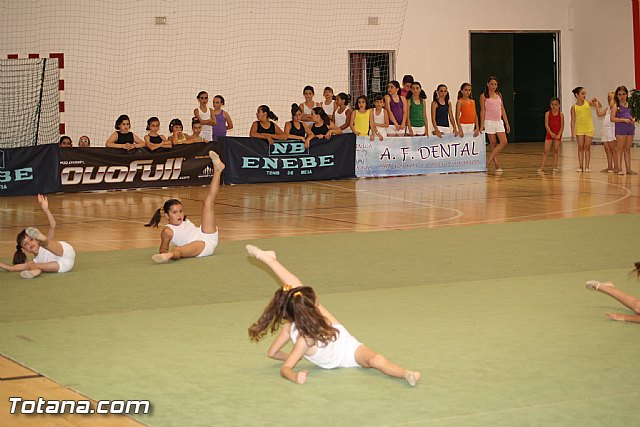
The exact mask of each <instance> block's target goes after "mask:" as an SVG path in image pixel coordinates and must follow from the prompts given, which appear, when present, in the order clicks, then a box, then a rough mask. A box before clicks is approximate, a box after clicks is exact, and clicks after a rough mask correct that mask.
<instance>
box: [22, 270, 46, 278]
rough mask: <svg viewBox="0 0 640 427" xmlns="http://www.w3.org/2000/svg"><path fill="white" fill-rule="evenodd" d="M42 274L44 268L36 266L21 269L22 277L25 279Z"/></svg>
mask: <svg viewBox="0 0 640 427" xmlns="http://www.w3.org/2000/svg"><path fill="white" fill-rule="evenodd" d="M40 274H42V270H40V269H39V268H36V269H33V270H24V271H21V272H20V277H22V278H23V279H33V278H34V277H38V276H39V275H40Z"/></svg>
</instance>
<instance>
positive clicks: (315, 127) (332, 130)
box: [304, 107, 342, 148]
mask: <svg viewBox="0 0 640 427" xmlns="http://www.w3.org/2000/svg"><path fill="white" fill-rule="evenodd" d="M311 120H313V124H312V125H311V126H310V127H309V134H308V135H307V139H306V141H305V144H304V145H305V147H307V148H308V147H309V144H310V143H311V140H312V139H314V138H317V139H330V138H331V136H332V135H339V134H341V133H342V129H340V128H339V127H338V126H336V125H335V124H334V123H332V122H331V119H330V118H329V116H327V113H325V112H324V110H323V109H322V107H315V108H314V109H313V110H312V111H311Z"/></svg>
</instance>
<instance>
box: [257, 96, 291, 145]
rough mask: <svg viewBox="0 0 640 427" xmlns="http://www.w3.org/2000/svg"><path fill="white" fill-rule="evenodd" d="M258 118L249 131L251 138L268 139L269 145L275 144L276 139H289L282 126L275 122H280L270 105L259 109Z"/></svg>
mask: <svg viewBox="0 0 640 427" xmlns="http://www.w3.org/2000/svg"><path fill="white" fill-rule="evenodd" d="M256 118H257V119H258V120H257V121H255V122H253V124H252V125H251V130H250V131H249V136H250V137H251V138H259V139H266V140H267V141H268V142H269V144H273V140H274V139H279V140H285V139H287V135H286V134H285V133H284V132H283V131H282V129H280V126H278V125H277V124H275V123H274V122H273V121H277V120H278V116H276V115H275V113H274V112H273V111H271V109H270V108H269V106H268V105H261V106H259V107H258V111H256ZM272 120H273V121H272Z"/></svg>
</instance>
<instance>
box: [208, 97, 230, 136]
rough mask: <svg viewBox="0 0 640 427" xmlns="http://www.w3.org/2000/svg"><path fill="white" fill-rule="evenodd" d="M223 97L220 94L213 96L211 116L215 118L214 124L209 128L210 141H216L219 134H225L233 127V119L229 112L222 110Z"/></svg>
mask: <svg viewBox="0 0 640 427" xmlns="http://www.w3.org/2000/svg"><path fill="white" fill-rule="evenodd" d="M223 106H224V98H223V97H222V95H216V96H214V97H213V113H212V114H213V117H214V118H215V122H216V123H215V124H214V125H213V127H212V128H211V135H212V138H213V139H212V141H217V140H218V138H220V137H221V136H227V132H228V131H230V130H231V129H233V121H231V116H229V113H227V112H226V111H224V110H223V109H222V107H223Z"/></svg>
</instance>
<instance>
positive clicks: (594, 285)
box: [584, 280, 615, 291]
mask: <svg viewBox="0 0 640 427" xmlns="http://www.w3.org/2000/svg"><path fill="white" fill-rule="evenodd" d="M602 286H611V287H612V288H615V286H613V283H611V282H598V281H597V280H589V281H587V283H585V284H584V287H585V288H587V289H591V290H592V291H599V290H600V287H602Z"/></svg>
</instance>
